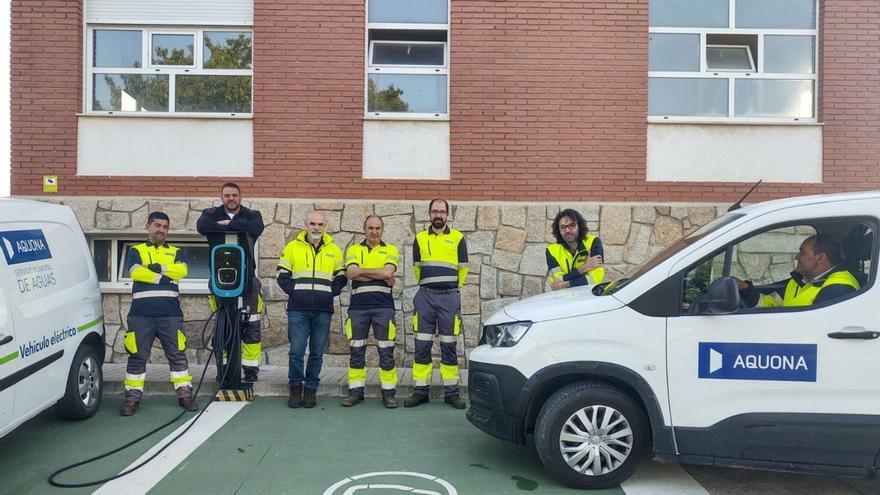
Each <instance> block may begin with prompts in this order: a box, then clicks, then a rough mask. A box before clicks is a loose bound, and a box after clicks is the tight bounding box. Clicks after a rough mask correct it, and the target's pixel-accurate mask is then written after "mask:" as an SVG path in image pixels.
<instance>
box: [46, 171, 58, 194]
mask: <svg viewBox="0 0 880 495" xmlns="http://www.w3.org/2000/svg"><path fill="white" fill-rule="evenodd" d="M43 192H45V193H54V192H58V176H57V175H44V176H43Z"/></svg>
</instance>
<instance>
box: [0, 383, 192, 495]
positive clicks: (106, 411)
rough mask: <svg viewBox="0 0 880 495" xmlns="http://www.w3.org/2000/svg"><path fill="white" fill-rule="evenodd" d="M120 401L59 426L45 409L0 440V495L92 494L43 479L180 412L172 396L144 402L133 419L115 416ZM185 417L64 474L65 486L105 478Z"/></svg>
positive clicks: (113, 400) (106, 399)
mask: <svg viewBox="0 0 880 495" xmlns="http://www.w3.org/2000/svg"><path fill="white" fill-rule="evenodd" d="M121 405H122V398H121V397H104V400H103V403H102V404H101V409H100V410H99V411H98V414H97V415H95V417H93V418H91V419H89V420H86V421H62V420H60V419H58V418H57V417H56V416H55V413H54V412H52V410H51V409H50V410H48V411H45V412H43V413H42V414H40V415H39V416H37V417H35V418H33V419H31V420H30V421H28V422H27V423H25V424H24V425H22V426H20V427H18V428H17V429H16V430H14V431H13V432H12V433H10V434H8V435H6V436H5V437H3V438H0V472H2V479H3V482H2V484H0V493H3V494H6V493H8V494H13V493H14V494H16V495H25V494H40V495H42V494H52V493H63V494H66V495H76V494H81V493H92V492H93V491H95V489H97V488H98V487H97V486H96V487H92V488H75V489H74V488H66V489H62V488H55V487H54V486H52V485H50V484H49V482H48V481H47V480H46V479H47V478H48V477H49V474H51V473H52V472H53V471H55V470H56V469H58V468H60V467H62V466H65V465H68V464H72V463H74V462H76V461H79V460H81V459H84V458H87V457H92V456H94V455H97V454H100V453H103V452H106V451H108V450H111V449H113V448H115V447H118V446H120V445H122V444H124V443H126V442H128V441H130V440H132V439H134V438H135V437H137V436H140V435H142V434H144V433H146V432H147V431H149V430H151V429H153V428H155V427H157V426H159V425H160V424H162V423H164V422H166V421H168V420H169V419H171V418H172V417H174V415H176V414H178V413H179V412H180V408H179V407H178V405H177V399H176V398H175V397H148V398H147V399H146V400H144V402H143V404H142V408H141V410H140V411H138V413H137V416H134V417H131V418H123V417H121V416H119V413H118V411H119V407H120V406H121ZM188 417H191V416H185V417H184V418H182V419H181V420H180V421H179V422H178V423H176V424H174V425H171V426H169V427H168V428H166V429H164V430H162V431H161V432H159V433H157V434H156V435H154V436H153V437H150V438H148V439H146V440H144V441H143V442H141V443H140V444H137V445H135V446H133V447H131V448H130V449H127V450H125V451H123V452H120V453H119V454H117V455H116V456H113V457H112V458H110V459H102V460H100V461H97V462H96V463H94V464H91V465H89V466H84V467H83V468H80V469H78V470H74V471H72V472H68V473H65V474H64V475H62V478H61V479H60V481H63V482H68V483H76V482H82V481H85V480H90V479H99V478H106V477H107V476H111V475H114V474H116V473H118V472H119V471H120V470H122V468H124V467H126V466H128V465H129V464H130V463H131V462H132V461H134V460H135V459H137V458H138V457H140V456H141V455H142V454H143V453H144V452H146V451H147V450H149V449H150V447H152V446H153V445H155V444H156V443H158V442H159V441H160V440H161V439H162V438H163V437H165V436H166V435H168V434H169V433H171V432H172V431H174V429H175V428H176V427H177V426H179V425H180V424H182V423H183V422H184V421H186V419H187V418H188Z"/></svg>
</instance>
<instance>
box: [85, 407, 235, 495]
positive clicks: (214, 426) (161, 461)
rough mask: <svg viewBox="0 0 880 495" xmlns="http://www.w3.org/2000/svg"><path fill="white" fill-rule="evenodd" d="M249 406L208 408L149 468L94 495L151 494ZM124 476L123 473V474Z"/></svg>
mask: <svg viewBox="0 0 880 495" xmlns="http://www.w3.org/2000/svg"><path fill="white" fill-rule="evenodd" d="M247 404H248V403H247V402H212V403H211V404H209V405H208V409H207V410H206V411H205V412H204V414H202V416H201V417H200V418H199V421H198V423H196V424H195V425H193V427H192V428H190V430H189V431H188V432H186V434H185V435H183V436H182V437H180V439H179V440H177V441H176V442H175V443H174V445H172V446H171V447H168V448H167V449H166V450H165V451H164V452H162V453H161V454H159V456H158V457H156V458H155V459H153V460H152V461H151V462H150V463H149V464H147V465H146V466H144V467H142V468H140V469H138V470H137V471H135V472H133V473H131V474H129V475H127V476H123V477H122V478H117V479H115V480H113V481H110V482H108V483H105V484H103V485H101V488H99V489H98V490H97V491H95V492H94V494H97V495H127V494H142V493H147V492H148V491H150V490H151V489H152V488H153V487H154V486H156V484H157V483H159V482H160V481H161V480H162V478H164V477H165V476H166V475H167V474H168V473H170V472H171V471H172V470H173V469H174V468H175V467H177V465H178V464H180V463H181V462H183V461H184V459H186V458H187V457H188V456H189V455H190V454H192V453H193V451H195V450H196V449H197V448H198V447H199V445H201V444H202V443H203V442H204V441H205V440H207V439H208V438H211V435H213V434H214V433H215V432H216V431H217V430H219V429H220V427H222V426H223V425H224V424H226V422H227V421H229V420H230V419H232V417H233V416H235V415H236V414H237V413H238V412H239V411H241V410H242V408H244V406H246V405H247ZM193 420H195V418H193V419H190V420H189V421H187V422H186V423H184V424H182V425H180V427H179V428H177V429H176V430H174V431H173V432H172V433H171V434H170V435H168V436H167V437H165V438H163V439H162V441H161V442H159V443H158V444H156V445H155V446H154V447H153V448H152V449H150V450H149V451H147V453H145V454H144V455H142V456H140V457H139V458H138V459H137V460H136V461H134V462H133V463H131V464H130V465H129V466H128V467H126V468H125V469H123V471H125V470H126V469H130V468H131V467H133V466H136V465H138V464H140V463H141V462H143V461H144V459H146V458H148V457H150V456H151V455H153V454H154V453H155V452H156V451H157V450H159V449H161V448H162V446H164V445H165V444H166V443H168V441H170V440H171V439H172V438H174V437H175V436H176V435H177V434H178V433H179V432H181V431H183V429H184V428H186V427H187V425H189V424H190V423H192V422H193ZM120 472H122V471H120Z"/></svg>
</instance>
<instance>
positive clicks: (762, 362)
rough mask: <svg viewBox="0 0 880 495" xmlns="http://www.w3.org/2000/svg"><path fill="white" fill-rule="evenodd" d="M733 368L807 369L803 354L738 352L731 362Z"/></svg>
mask: <svg viewBox="0 0 880 495" xmlns="http://www.w3.org/2000/svg"><path fill="white" fill-rule="evenodd" d="M733 367H734V368H744V369H749V370H809V369H810V368H809V367H808V366H807V361H806V360H805V359H804V357H803V356H779V355H772V356H767V355H763V356H762V355H755V354H746V355H745V356H744V355H742V354H739V355H737V356H736V360H735V361H734V362H733Z"/></svg>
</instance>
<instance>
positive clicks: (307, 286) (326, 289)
mask: <svg viewBox="0 0 880 495" xmlns="http://www.w3.org/2000/svg"><path fill="white" fill-rule="evenodd" d="M293 290H314V291H318V292H333V288H332V287H330V286H329V285H321V284H295V285H294V286H293Z"/></svg>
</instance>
